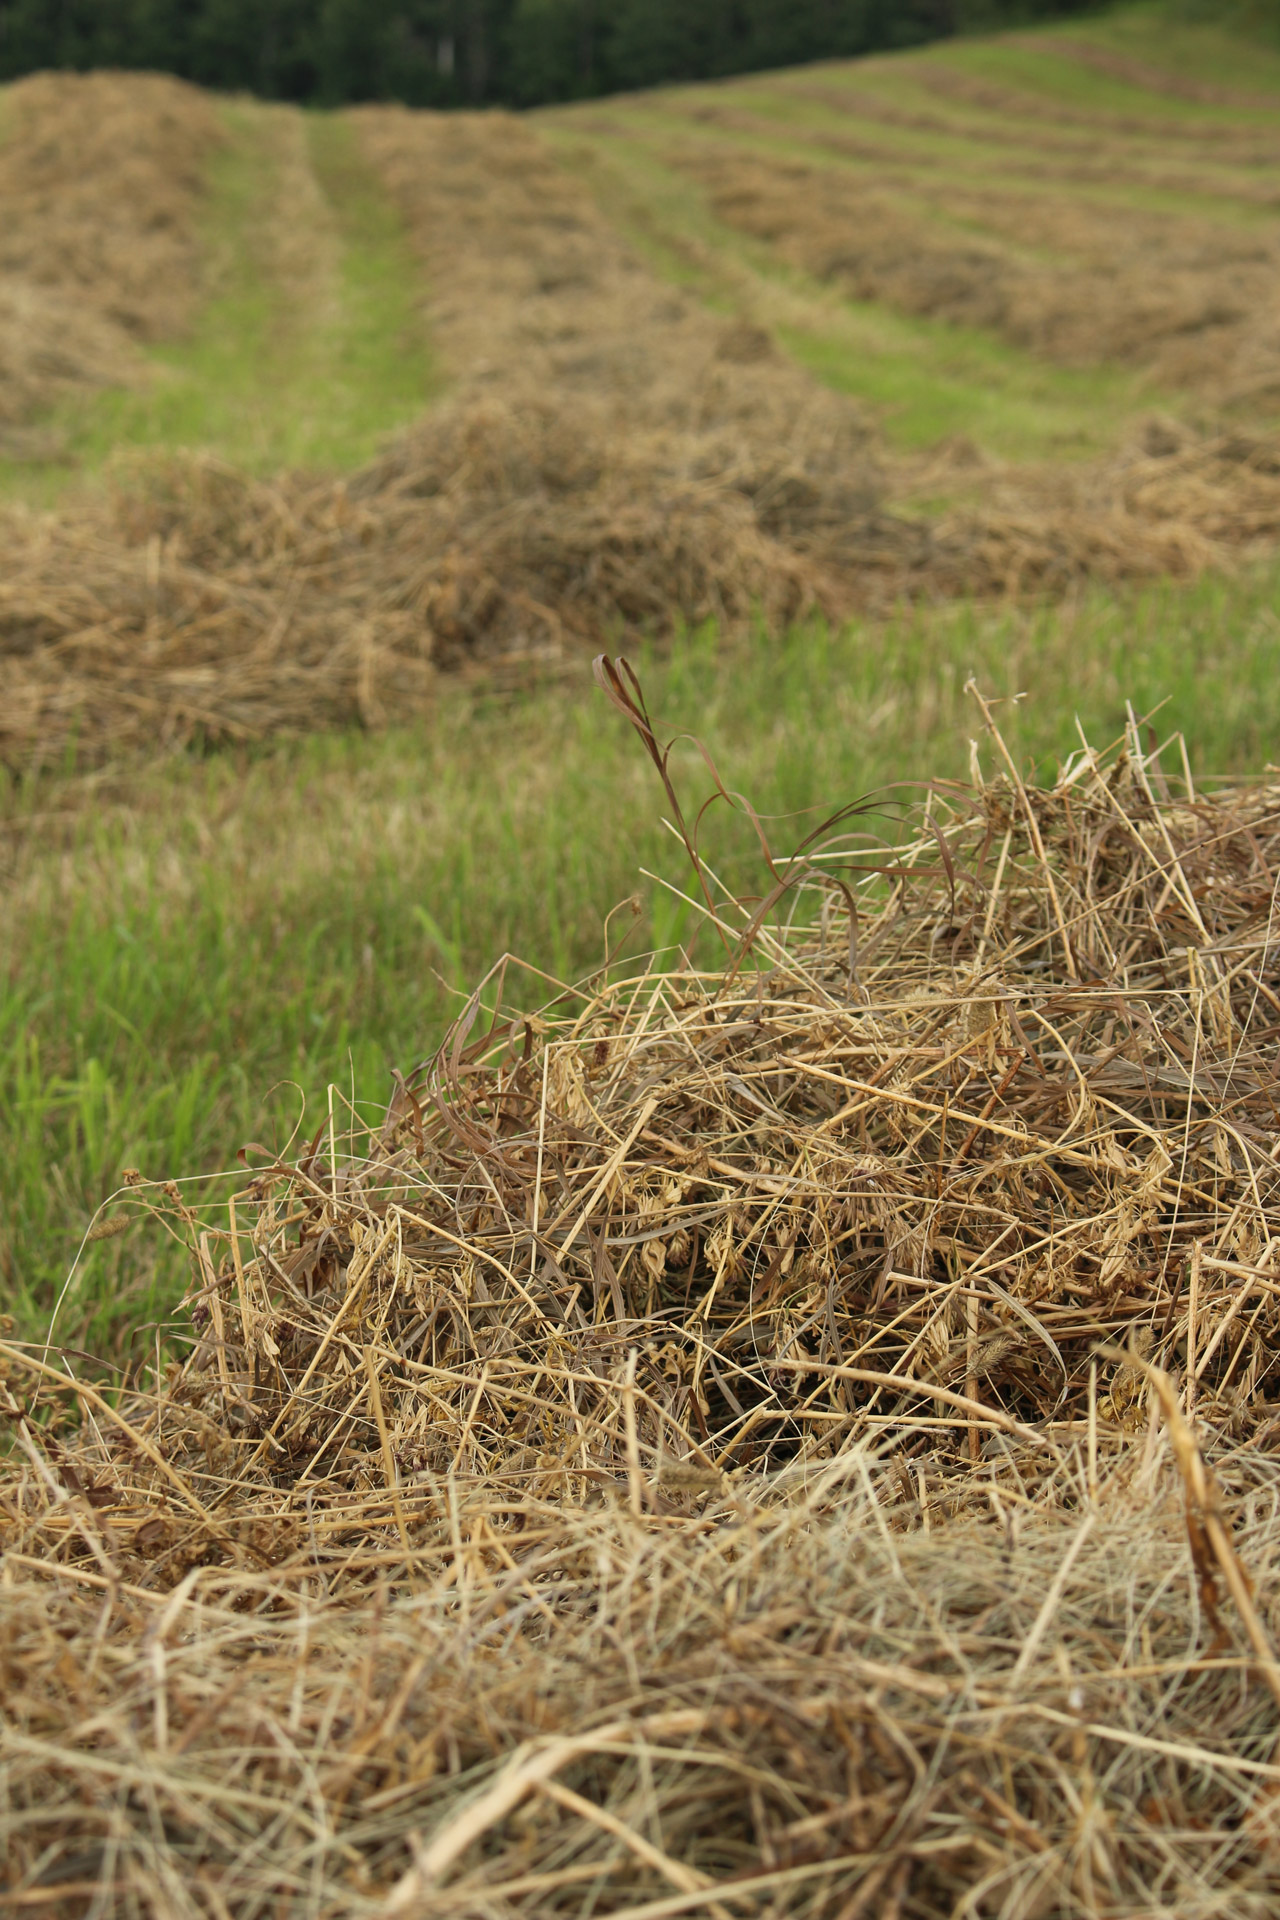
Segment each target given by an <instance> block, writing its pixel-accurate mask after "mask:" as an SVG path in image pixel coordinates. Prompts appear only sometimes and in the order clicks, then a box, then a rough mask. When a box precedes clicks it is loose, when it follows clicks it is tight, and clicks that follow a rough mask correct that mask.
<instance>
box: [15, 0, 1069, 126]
mask: <svg viewBox="0 0 1280 1920" xmlns="http://www.w3.org/2000/svg"><path fill="white" fill-rule="evenodd" d="M1086 10H1087V0H0V79H6V80H11V79H15V78H17V77H18V76H19V75H21V74H24V73H31V72H34V71H36V70H37V69H39V68H45V67H55V68H56V67H63V68H77V69H81V70H84V69H88V68H92V67H132V68H149V69H152V70H158V71H160V72H165V73H175V74H178V75H180V76H181V77H182V78H184V79H187V80H194V81H196V82H198V83H199V84H200V85H202V86H207V87H215V88H221V89H225V90H228V91H247V92H250V93H257V94H260V95H262V96H264V97H265V98H268V99H276V100H295V101H301V102H308V103H314V104H320V105H328V106H338V105H341V104H343V103H345V102H348V101H356V100H402V101H404V102H406V103H407V104H408V105H410V106H424V107H457V106H483V105H490V104H503V105H508V106H534V105H537V104H539V103H540V102H544V101H552V100H574V99H585V98H590V97H591V96H593V95H596V94H601V93H610V92H617V91H622V90H626V89H628V88H634V87H647V86H656V85H659V84H661V83H664V82H666V81H673V80H706V79H713V78H715V77H717V76H719V75H724V74H732V73H746V72H750V71H753V70H758V69H760V68H765V67H779V66H787V65H791V64H793V63H796V62H799V61H803V60H819V59H825V58H832V57H840V56H847V55H851V54H859V53H870V52H873V51H875V50H877V49H883V48H892V47H907V46H916V45H919V44H921V43H922V42H924V41H927V40H933V39H938V38H941V37H944V36H946V35H948V34H952V33H956V32H962V31H965V30H969V29H974V28H986V27H998V26H1002V25H1010V24H1014V23H1018V22H1025V21H1028V20H1031V19H1035V18H1045V17H1048V16H1051V15H1062V14H1070V13H1081V12H1084V11H1086Z"/></svg>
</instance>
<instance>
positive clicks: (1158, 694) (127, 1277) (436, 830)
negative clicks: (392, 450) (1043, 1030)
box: [0, 576, 1280, 1359]
mask: <svg viewBox="0 0 1280 1920" xmlns="http://www.w3.org/2000/svg"><path fill="white" fill-rule="evenodd" d="M1278 586H1280V576H1269V577H1266V578H1259V579H1256V580H1253V581H1250V582H1241V583H1238V584H1237V585H1235V586H1229V585H1226V584H1223V583H1222V582H1205V583H1202V584H1201V585H1200V586H1198V587H1196V588H1195V589H1193V590H1189V591H1180V592H1175V591H1173V590H1167V591H1153V592H1149V593H1147V594H1144V595H1139V596H1136V597H1127V598H1125V597H1116V596H1111V595H1105V594H1097V595H1094V596H1092V597H1091V598H1089V599H1088V600H1087V601H1085V602H1083V603H1081V604H1080V605H1078V606H1076V607H1074V608H1063V609H1058V610H1056V611H1055V610H1047V611H1042V612H1040V613H1022V614H1012V613H1009V614H997V613H994V612H980V611H977V610H975V609H973V608H971V607H969V608H966V607H953V608H950V609H948V610H945V611H940V610H937V609H930V610H927V611H922V612H920V613H918V614H914V615H905V616H904V617H903V618H902V619H901V620H900V621H898V622H897V623H895V624H892V625H890V626H889V627H888V628H887V629H886V628H880V629H872V628H865V629H859V628H853V629H850V630H849V631H848V632H847V633H844V634H833V633H829V632H826V631H823V630H821V629H810V630H806V631H804V632H799V633H796V634H793V635H791V636H790V637H789V638H788V639H787V640H786V641H785V642H779V641H778V640H776V639H773V638H770V637H768V636H764V635H761V636H760V637H759V638H758V639H757V640H756V641H754V642H753V643H750V644H748V645H744V646H740V647H737V648H735V649H734V650H733V651H732V652H731V653H728V654H725V653H723V652H722V651H721V650H720V649H719V648H718V647H717V644H716V640H715V636H714V635H713V634H711V633H705V634H702V635H700V636H696V637H693V638H690V639H689V640H687V641H686V642H685V643H683V644H681V645H680V646H677V647H676V648H675V649H674V650H673V651H672V652H671V654H670V656H669V657H668V658H667V659H666V660H665V661H662V662H653V663H650V665H649V667H648V668H647V669H646V673H645V677H646V681H647V683H648V686H649V691H650V694H651V698H652V702H653V705H654V707H655V710H656V711H658V712H660V713H661V714H662V715H663V716H664V717H665V719H666V720H667V721H669V722H670V724H671V728H672V731H676V730H677V729H680V728H691V729H694V730H696V731H697V732H699V733H700V734H701V735H702V736H703V737H704V738H705V739H706V740H707V741H708V743H709V744H710V746H711V748H712V750H713V751H714V753H715V754H716V756H717V757H718V759H719V760H720V762H721V763H722V767H723V771H724V773H725V774H726V776H727V777H729V778H730V779H731V782H732V784H734V785H736V786H737V787H739V788H740V789H742V790H744V791H746V792H748V793H750V795H751V796H752V798H753V800H754V801H755V802H756V803H757V804H758V805H759V806H760V807H761V808H762V809H764V810H765V811H767V812H772V813H785V812H793V811H795V810H798V809H803V808H808V807H814V806H820V807H823V808H826V807H828V806H830V805H834V804H837V803H839V802H842V801H845V800H848V799H850V798H852V797H854V796H857V795H859V794H862V793H864V792H866V791H868V790H870V789H874V788H878V787H881V786H883V785H885V784H887V783H891V782H894V781H897V780H902V779H911V778H920V777H923V776H928V775H930V774H932V775H935V776H941V775H946V774H955V773H960V772H963V770H964V768H965V767H966V765H967V759H968V740H969V736H970V734H972V733H973V732H975V731H976V729H977V716H976V714H975V712H974V710H973V708H972V706H971V703H970V702H969V701H968V700H967V699H966V697H965V695H964V693H963V685H964V681H965V679H966V678H967V676H968V674H969V673H970V672H974V673H976V674H977V675H978V677H979V679H980V681H981V683H982V684H983V685H984V687H985V688H987V689H988V690H990V691H993V692H995V693H998V694H1002V695H1008V694H1013V693H1017V692H1022V691H1026V692H1027V693H1028V696H1029V697H1028V699H1027V700H1026V701H1025V702H1024V703H1022V704H1020V705H1018V706H1017V707H1011V708H1009V709H1008V710H1007V724H1008V727H1009V732H1010V737H1011V739H1012V740H1013V742H1014V744H1015V747H1016V748H1017V750H1018V751H1019V753H1020V754H1022V755H1023V756H1024V758H1026V759H1028V760H1029V761H1031V762H1034V763H1038V764H1039V765H1040V766H1041V767H1042V768H1044V767H1047V766H1048V764H1049V763H1050V761H1051V759H1052V756H1053V755H1054V754H1055V753H1058V752H1063V751H1066V750H1068V749H1069V748H1070V747H1071V746H1072V745H1073V744H1074V743H1075V738H1076V736H1075V728H1074V716H1075V714H1076V713H1077V712H1078V713H1079V714H1080V716H1081V718H1082V720H1083V722H1084V724H1085V725H1086V726H1087V727H1088V728H1089V729H1090V731H1091V732H1092V733H1093V734H1094V735H1095V736H1096V737H1098V738H1099V739H1101V740H1104V741H1105V740H1108V739H1110V738H1111V737H1113V736H1114V735H1115V734H1116V733H1117V732H1119V731H1120V729H1121V727H1122V725H1123V717H1124V699H1125V697H1126V696H1127V697H1129V698H1131V699H1132V700H1133V702H1134V704H1135V706H1137V707H1138V708H1139V710H1142V709H1144V708H1147V707H1151V706H1155V705H1157V704H1158V703H1159V702H1160V701H1162V700H1165V701H1167V705H1166V706H1165V708H1164V711H1163V713H1162V715H1161V717H1160V719H1159V722H1158V725H1159V727H1160V729H1161V731H1162V733H1163V732H1165V731H1168V730H1171V729H1172V728H1174V727H1176V726H1181V727H1183V728H1185V730H1186V731H1187V734H1188V737H1189V740H1190V742H1191V750H1192V756H1193V761H1194V763H1195V765H1196V766H1197V768H1199V769H1205V768H1210V769H1216V770H1225V771H1231V770H1240V769H1248V768H1256V767H1258V766H1260V765H1261V764H1262V763H1263V762H1264V761H1265V760H1266V759H1268V758H1269V757H1270V756H1271V755H1272V754H1273V753H1274V750H1275V747H1274V743H1275V740H1276V738H1277V733H1278V731H1280V624H1278V623H1277V622H1276V620H1275V617H1274V613H1273V611H1272V608H1273V606H1274V603H1275V595H1276V589H1277V587H1278ZM680 765H681V769H682V774H683V776H684V777H685V778H687V779H688V780H689V781H691V782H692V783H693V784H694V785H695V786H698V787H702V788H705V777H704V776H702V775H701V774H700V771H699V763H698V761H697V759H696V756H695V754H694V753H693V751H692V749H684V750H682V753H681V756H680ZM660 814H661V804H660V795H659V792H658V790H657V786H656V782H655V780H654V778H653V775H652V771H651V769H650V768H649V766H648V763H647V762H646V761H645V760H644V759H643V756H642V755H641V753H640V751H639V748H638V747H637V746H636V745H635V743H634V742H633V741H632V740H631V739H629V738H628V737H626V735H625V731H624V728H623V726H622V724H621V722H620V721H619V720H618V719H617V718H616V717H615V716H614V715H613V714H612V713H611V712H610V711H609V710H608V709H607V708H606V707H605V704H604V702H603V701H602V700H601V699H600V698H599V696H598V695H596V694H594V693H593V692H589V691H588V690H587V687H586V672H585V667H584V670H583V673H582V675H581V676H580V677H579V679H578V681H577V682H576V683H575V684H574V685H572V686H570V687H569V688H567V689H560V690H556V689H551V690H544V691H542V692H539V693H535V694H533V695H531V696H530V697H528V698H523V699H520V700H517V701H514V702H513V701H510V700H506V701H499V700H497V699H496V698H494V697H492V696H484V695H479V694H476V693H474V692H473V693H468V692H467V691H465V690H463V689H454V690H452V691H450V692H448V693H447V694H446V695H445V696H444V697H443V699H442V703H441V707H440V710H439V713H438V716H437V717H436V719H435V721H434V723H432V724H430V725H428V726H424V727H422V728H420V729H417V730H413V731H408V732H400V733H392V734H388V735H384V736H381V737H378V736H370V735H365V734H352V735H336V736H335V735H330V736H325V737H319V738H315V739H311V740H307V741H302V742H295V743H291V744H281V745H278V746H275V747H273V748H270V749H264V750H263V751H261V752H259V753H256V754H252V755H233V754H225V755H222V756H218V757H214V758H210V759H206V760H180V761H175V762H171V763H169V764H166V765H160V766H158V767H153V768H151V769H150V770H144V771H135V772H133V773H128V772H124V771H121V772H119V773H117V774H116V775H115V776H113V778H112V779H111V780H109V781H108V782H106V783H98V784H97V785H95V786H91V787H90V788H88V789H85V788H84V787H80V786H77V784H76V782H75V781H74V779H73V780H71V781H70V782H68V779H67V777H66V776H62V777H60V778H58V779H52V778H51V779H49V780H46V781H43V782H40V783H36V784H30V785H28V786H27V787H26V788H24V789H20V790H14V791H12V792H11V793H10V794H9V796H8V799H7V801H6V803H5V806H4V815H3V821H2V823H0V826H2V830H3V843H2V844H3V846H4V847H5V849H6V850H7V866H8V869H9V872H8V881H7V886H6V893H7V898H8V913H7V915H6V917H5V920H4V924H3V928H2V929H0V983H2V986H0V1221H2V1222H3V1227H2V1228H0V1277H2V1280H3V1285H4V1289H5V1293H6V1295H7V1297H8V1299H9V1302H10V1305H11V1311H12V1312H14V1314H15V1315H16V1317H17V1320H18V1322H19V1325H20V1327H21V1329H22V1331H23V1332H24V1333H26V1334H28V1335H35V1334H36V1333H37V1332H38V1331H39V1330H41V1329H42V1328H43V1327H44V1326H45V1324H46V1323H47V1318H48V1314H49V1311H50V1307H51V1303H52V1301H53V1300H54V1298H55V1297H56V1295H57V1293H58V1291H59V1289H60V1287H61V1285H62V1283H63V1281H64V1280H65V1278H66V1276H67V1274H68V1272H69V1270H70V1268H71V1264H72V1261H73V1259H74V1257H75V1254H76V1251H77V1247H78V1245H79V1242H80V1239H81V1236H82V1234H83V1231H84V1229H85V1227H86V1225H87V1224H88V1222H89V1220H90V1218H91V1217H92V1215H93V1212H94V1209H95V1208H97V1207H98V1206H99V1205H100V1203H101V1202H102V1201H104V1200H105V1199H106V1198H107V1197H108V1196H109V1195H110V1194H112V1193H113V1192H114V1191H115V1189H116V1188H117V1187H118V1186H119V1183H120V1178H121V1170H122V1169H123V1168H124V1167H126V1166H137V1167H139V1168H140V1169H141V1170H142V1171H143V1172H144V1174H145V1175H146V1176H147V1177H148V1178H149V1179H163V1178H166V1177H169V1176H179V1177H183V1178H184V1179H185V1178H186V1177H188V1176H194V1175H199V1174H208V1173H211V1172H214V1171H216V1170H230V1171H232V1172H234V1171H236V1165H237V1163H236V1158H235V1156H236V1152H237V1149H238V1148H239V1147H240V1146H241V1145H242V1144H244V1143H245V1142H247V1141H250V1140H255V1141H259V1142H262V1143H263V1144H265V1145H266V1146H268V1147H270V1148H274V1147H275V1146H277V1145H283V1144H284V1143H285V1142H286V1141H287V1140H288V1139H289V1138H290V1136H291V1134H292V1135H295V1136H296V1137H299V1138H300V1137H304V1136H309V1135H310V1134H311V1133H312V1132H314V1130H315V1128H316V1127H317V1125H318V1124H319V1122H320V1120H321V1119H322V1118H323V1115H324V1112H325V1104H324V1102H325V1091H324V1090H325V1087H326V1085H327V1083H328V1082H329V1081H331V1080H332V1081H335V1082H337V1083H338V1084H339V1085H340V1086H341V1087H342V1088H344V1089H347V1090H348V1091H349V1092H353V1093H354V1094H355V1096H356V1097H357V1098H358V1099H360V1100H374V1099H377V1098H379V1097H385V1094H386V1092H387V1089H388V1086H389V1076H388V1069H389V1067H390V1065H391V1064H396V1065H399V1066H401V1067H403V1068H406V1069H407V1068H409V1067H411V1066H412V1065H413V1064H414V1063H415V1062H416V1061H418V1060H419V1059H421V1058H422V1057H423V1056H424V1054H425V1053H427V1052H429V1050H430V1049H431V1048H432V1047H433V1045H434V1044H435V1043H436V1041H437V1040H438V1038H439V1036H440V1034H441V1032H442V1030H443V1028H444V1026H445V1025H446V1023H447V1021H448V1019H449V1017H450V1015H451V1013H452V1012H453V1011H454V1010H455V1009H456V1008H457V1007H458V1005H459V1004H460V999H461V995H462V993H463V992H464V991H465V990H466V989H468V988H469V987H470V986H471V985H472V984H473V983H474V981H475V980H477V979H478V978H479V977H480V976H481V975H482V974H483V973H484V972H485V971H486V970H487V968H488V967H489V966H490V965H491V964H492V963H493V962H494V960H495V959H496V958H497V957H498V956H499V955H500V954H501V953H502V952H503V951H505V950H507V949H508V948H511V949H515V950H516V951H518V952H519V953H520V954H521V955H523V956H524V957H525V958H527V959H528V960H529V961H531V962H532V963H534V964H535V965H538V966H541V967H543V968H545V969H546V970H547V971H548V972H550V973H553V974H556V975H557V976H559V977H562V978H572V977H576V976H578V975H580V974H581V973H582V972H584V971H585V970H587V969H589V968H591V967H592V966H593V965H595V964H596V963H597V962H598V961H599V959H600V957H601V954H602V950H603V921H604V916H605V915H606V913H607V912H608V911H609V909H610V908H611V907H613V906H614V905H615V904H616V903H617V902H619V901H620V900H623V899H625V897H626V896H627V895H629V894H631V893H632V892H633V891H634V890H636V889H637V888H638V889H639V891H640V893H641V895H642V898H643V901H644V912H643V916H642V919H641V921H640V923H639V924H638V927H637V942H638V943H640V944H649V943H652V944H655V945H662V944H666V943H668V942H670V941H672V940H673V939H677V938H684V937H687V934H688V925H687V920H686V917H685V915H686V910H685V909H683V908H682V907H680V905H679V903H678V902H677V901H674V899H673V898H672V896H670V895H668V894H666V893H664V892H663V891H662V890H661V889H660V888H658V887H656V886H654V885H653V884H652V883H651V882H649V881H647V880H644V879H643V878H642V877H641V874H640V869H641V867H648V868H649V869H650V870H651V871H654V872H658V873H662V874H665V875H667V876H669V877H670V878H671V879H673V880H675V881H677V882H679V883H680V884H684V883H685V879H686V876H685V873H684V869H683V865H682V856H681V854H680V851H679V849H678V847H677V846H676V845H675V843H674V842H673V841H672V840H671V837H670V835H669V834H668V833H666V832H665V830H664V829H663V828H662V826H661V824H660ZM799 831H800V829H799V826H798V825H796V826H781V827H779V829H778V838H779V841H780V842H782V843H785V842H786V840H787V838H788V836H789V835H791V834H794V835H795V837H797V838H798V837H799ZM708 844H709V846H710V848H711V851H712V853H713V855H714V857H715V859H716V862H717V864H718V866H720V867H721V868H722V870H723V871H724V872H725V874H726V875H727V876H728V877H729V879H730V880H731V882H732V883H733V884H735V885H736V886H737V887H739V888H740V889H742V890H744V891H754V890H756V888H757V887H758V884H759V876H760V869H759V864H758V860H757V858H756V856H755V855H754V853H753V852H752V846H751V835H750V832H749V830H748V828H747V826H746V823H745V822H744V821H743V820H742V819H741V818H737V819H734V818H732V817H730V816H729V815H727V814H722V815H720V816H719V817H715V816H713V820H712V824H711V827H710V830H709V842H708ZM615 931H616V924H615ZM546 991H547V990H546V989H545V988H544V987H543V986H541V985H540V984H539V983H538V982H537V981H536V980H533V979H527V980H526V979H521V978H519V977H518V976H513V977H512V980H511V982H510V985H509V990H508V998H509V999H510V998H514V999H517V1000H519V1001H522V1002H523V1004H525V1005H527V1006H531V1007H533V1006H536V1005H537V1004H539V1002H540V1000H541V999H542V998H543V997H545V993H546ZM241 1177H242V1178H243V1175H241ZM185 1190H186V1192H187V1193H188V1195H189V1197H190V1198H191V1199H192V1201H193V1203H197V1202H202V1201H208V1202H209V1203H210V1204H211V1203H212V1201H213V1199H214V1197H215V1196H216V1195H217V1194H218V1193H219V1192H225V1190H226V1182H217V1181H214V1182H212V1183H211V1184H206V1183H203V1182H201V1181H199V1180H196V1181H193V1182H192V1183H191V1184H190V1185H188V1186H187V1187H186V1189H185ZM184 1278H185V1260H184V1256H183V1254H182V1252H181V1249H180V1248H179V1247H178V1246H177V1244H176V1243H175V1242H174V1241H173V1240H172V1239H170V1238H169V1237H167V1236H166V1234H165V1233H164V1232H163V1231H162V1230H161V1229H159V1228H158V1227H156V1226H154V1225H151V1226H144V1225H136V1226H135V1227H134V1228H133V1229H132V1231H131V1232H130V1233H129V1234H127V1235H125V1236H124V1237H122V1238H119V1239H109V1240H104V1241H100V1242H98V1243H96V1244H93V1245H91V1246H90V1247H89V1248H88V1249H87V1250H86V1252H85V1255H84V1257H83V1258H82V1260H81V1262H80V1265H79V1268H78V1270H77V1277H76V1281H75V1284H74V1286H73V1288H72V1291H71V1293H70V1295H69V1297H68V1301H67V1304H66V1306H65V1308H64V1309H63V1317H62V1319H61V1321H60V1337H61V1338H63V1339H65V1340H67V1341H69V1342H70V1343H71V1344H73V1345H76V1346H78V1347H82V1348H87V1349H89V1350H92V1351H94V1352H97V1353H100V1354H103V1355H113V1356H115V1357H116V1358H117V1359H119V1358H121V1357H122V1356H123V1355H124V1354H125V1353H126V1351H130V1350H135V1349H136V1348H137V1346H138V1344H139V1343H141V1344H142V1345H143V1347H145V1346H146V1344H147V1342H148V1341H149V1340H150V1339H151V1338H153V1335H152V1334H151V1333H150V1332H149V1331H148V1329H149V1327H150V1325H151V1323H153V1322H155V1321H157V1320H161V1319H163V1317H164V1315H165V1314H166V1313H167V1312H168V1311H169V1310H170V1309H171V1307H172V1304H173V1301H174V1299H175V1297H176V1295H177V1292H178V1291H179V1289H180V1287H181V1285H182V1282H183V1280H184Z"/></svg>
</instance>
